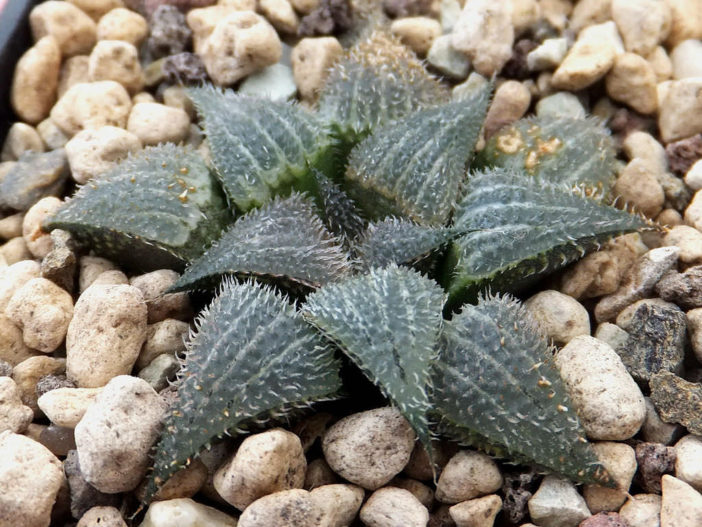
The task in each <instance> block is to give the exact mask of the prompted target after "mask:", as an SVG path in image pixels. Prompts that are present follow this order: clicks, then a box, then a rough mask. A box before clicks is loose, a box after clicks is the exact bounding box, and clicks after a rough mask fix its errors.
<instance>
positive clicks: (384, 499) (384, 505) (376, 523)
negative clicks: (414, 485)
mask: <svg viewBox="0 0 702 527" xmlns="http://www.w3.org/2000/svg"><path fill="white" fill-rule="evenodd" d="M359 517H360V518H361V521H362V522H363V523H364V524H365V525H367V526H368V527H395V526H397V525H402V526H404V527H425V526H426V525H427V522H428V521H429V511H428V510H427V508H426V507H425V506H424V505H422V504H421V503H420V502H419V500H418V499H417V498H415V497H414V495H413V494H412V493H411V492H410V491H408V490H405V489H398V488H397V487H383V488H381V489H378V490H376V491H375V492H374V493H373V494H371V496H370V498H368V501H366V503H365V505H363V507H362V508H361V512H360V514H359Z"/></svg>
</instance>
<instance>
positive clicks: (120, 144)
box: [66, 126, 141, 184]
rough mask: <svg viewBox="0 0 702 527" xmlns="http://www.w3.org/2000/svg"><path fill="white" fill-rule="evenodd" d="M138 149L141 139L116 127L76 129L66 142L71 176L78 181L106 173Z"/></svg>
mask: <svg viewBox="0 0 702 527" xmlns="http://www.w3.org/2000/svg"><path fill="white" fill-rule="evenodd" d="M139 150H141V141H140V140H139V138H138V137H137V136H136V135H134V134H133V133H131V132H128V131H127V130H125V129H123V128H117V127H116V126H103V127H101V128H97V129H89V130H83V131H81V132H78V133H77V134H76V135H74V136H73V138H71V140H70V141H68V143H66V155H67V156H68V164H69V165H70V167H71V176H72V177H73V179H74V180H75V181H76V182H77V183H80V184H85V183H87V182H88V181H89V180H90V179H92V178H93V177H95V176H97V175H98V174H102V173H103V172H106V171H107V170H109V169H110V168H112V167H113V166H115V165H116V164H117V163H118V162H119V161H122V160H123V159H124V158H126V157H127V156H128V155H129V154H130V153H136V152H138V151H139Z"/></svg>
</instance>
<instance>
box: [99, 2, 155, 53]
mask: <svg viewBox="0 0 702 527" xmlns="http://www.w3.org/2000/svg"><path fill="white" fill-rule="evenodd" d="M148 34H149V26H148V24H147V23H146V19H145V18H144V17H143V16H141V15H140V14H139V13H135V12H134V11H131V10H129V9H125V8H123V7H117V8H115V9H112V10H111V11H109V12H108V13H105V14H104V15H103V16H102V17H101V18H100V21H99V22H98V24H97V38H98V40H124V41H125V42H129V43H130V44H132V45H134V46H137V47H138V46H140V45H141V43H142V42H144V40H145V39H146V37H147V36H148Z"/></svg>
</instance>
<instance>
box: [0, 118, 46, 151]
mask: <svg viewBox="0 0 702 527" xmlns="http://www.w3.org/2000/svg"><path fill="white" fill-rule="evenodd" d="M43 151H44V143H43V142H42V140H41V137H40V136H39V132H37V130H36V128H34V127H32V126H30V125H28V124H27V123H21V122H17V123H14V124H13V125H12V126H10V129H9V130H8V131H7V135H6V136H5V142H4V143H3V145H2V152H0V161H15V160H17V159H18V158H19V157H20V156H21V155H22V154H24V153H25V152H43Z"/></svg>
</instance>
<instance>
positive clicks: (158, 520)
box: [140, 498, 237, 527]
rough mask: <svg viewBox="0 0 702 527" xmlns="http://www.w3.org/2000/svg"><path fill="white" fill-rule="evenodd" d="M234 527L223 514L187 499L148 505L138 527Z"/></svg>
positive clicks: (234, 523)
mask: <svg viewBox="0 0 702 527" xmlns="http://www.w3.org/2000/svg"><path fill="white" fill-rule="evenodd" d="M175 525H177V526H178V527H205V526H206V527H236V525H237V521H236V520H235V519H234V518H232V517H231V516H229V515H228V514H224V513H223V512H221V511H219V510H217V509H215V508H214V507H208V506H206V505H202V504H201V503H197V502H195V501H193V500H191V499H189V498H178V499H173V500H167V501H157V502H154V503H152V504H151V505H149V509H148V510H147V511H146V516H144V521H143V522H142V523H141V525H140V527H174V526H175Z"/></svg>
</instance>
